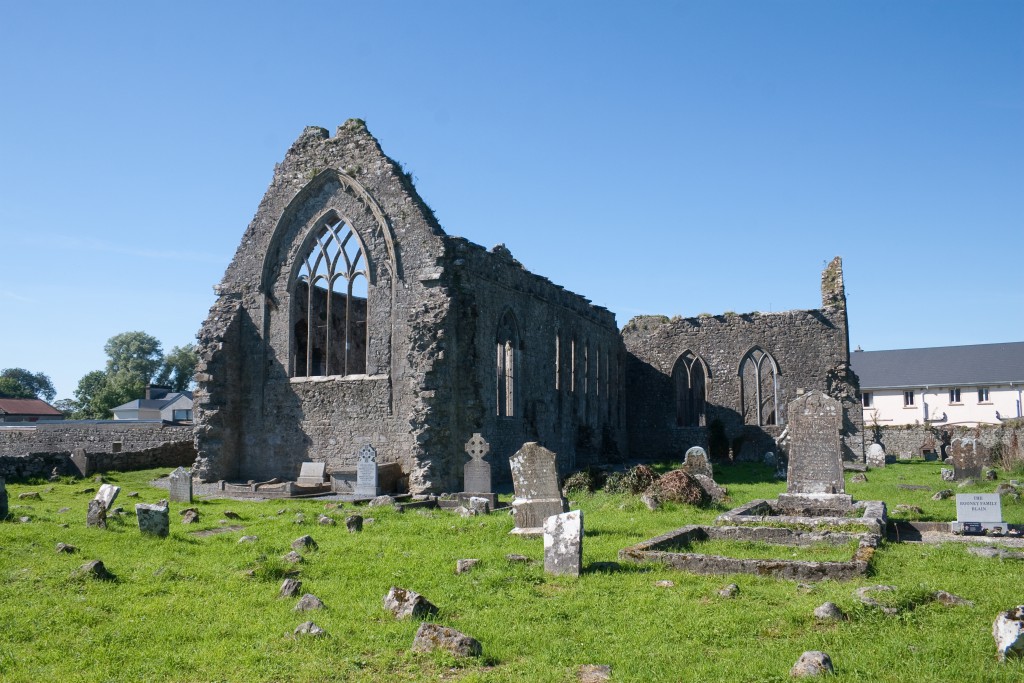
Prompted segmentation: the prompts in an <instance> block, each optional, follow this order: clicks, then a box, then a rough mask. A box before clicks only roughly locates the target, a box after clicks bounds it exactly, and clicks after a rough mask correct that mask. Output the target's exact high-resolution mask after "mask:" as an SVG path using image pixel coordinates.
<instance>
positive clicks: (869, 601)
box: [853, 584, 899, 615]
mask: <svg viewBox="0 0 1024 683" xmlns="http://www.w3.org/2000/svg"><path fill="white" fill-rule="evenodd" d="M895 590H896V586H886V585H882V584H879V585H877V586H863V587H861V588H858V589H857V590H855V591H854V592H853V595H854V597H855V598H857V599H858V600H860V601H861V602H862V603H864V604H865V605H867V606H868V607H877V608H878V609H880V610H882V612H884V613H885V614H890V615H892V614H896V613H898V612H899V610H898V609H896V608H895V607H887V606H885V605H883V604H882V603H880V602H878V600H875V599H874V598H873V597H871V596H870V595H869V593H877V592H892V591H895Z"/></svg>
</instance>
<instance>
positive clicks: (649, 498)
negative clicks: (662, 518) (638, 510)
mask: <svg viewBox="0 0 1024 683" xmlns="http://www.w3.org/2000/svg"><path fill="white" fill-rule="evenodd" d="M640 500H641V502H643V504H644V505H646V506H647V509H648V510H650V511H652V512H653V511H655V510H660V509H661V499H660V498H658V496H656V495H654V494H653V493H644V494H643V495H641V496H640Z"/></svg>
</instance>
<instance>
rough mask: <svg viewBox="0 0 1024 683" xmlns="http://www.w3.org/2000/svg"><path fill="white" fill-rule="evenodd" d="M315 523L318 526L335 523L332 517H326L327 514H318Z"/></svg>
mask: <svg viewBox="0 0 1024 683" xmlns="http://www.w3.org/2000/svg"><path fill="white" fill-rule="evenodd" d="M316 523H317V524H319V525H320V526H334V525H335V524H337V522H335V521H334V518H333V517H328V516H327V515H320V517H319V518H317V520H316Z"/></svg>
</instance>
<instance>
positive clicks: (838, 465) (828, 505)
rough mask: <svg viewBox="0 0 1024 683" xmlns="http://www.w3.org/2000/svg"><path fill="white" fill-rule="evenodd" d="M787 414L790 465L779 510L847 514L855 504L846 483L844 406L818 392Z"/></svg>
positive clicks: (802, 398) (800, 399)
mask: <svg viewBox="0 0 1024 683" xmlns="http://www.w3.org/2000/svg"><path fill="white" fill-rule="evenodd" d="M788 414H789V426H788V427H787V429H788V430H789V446H788V449H789V452H788V454H787V455H788V461H789V464H788V469H787V474H786V493H784V494H780V495H779V499H778V503H779V507H780V508H782V509H783V510H784V511H786V512H787V513H790V514H808V515H828V514H835V513H839V514H842V513H844V512H846V511H847V510H849V509H850V507H851V505H852V504H853V500H852V499H851V498H850V496H848V495H846V493H845V491H846V488H845V486H846V484H845V481H844V479H843V451H842V442H841V440H840V437H839V429H840V426H841V425H842V419H843V408H842V404H840V403H839V401H837V400H836V399H834V398H832V397H830V396H826V395H825V394H824V393H822V392H820V391H817V390H815V391H812V392H809V393H807V394H804V395H803V396H799V397H798V398H796V399H794V400H793V401H792V402H791V403H790V404H789V409H788Z"/></svg>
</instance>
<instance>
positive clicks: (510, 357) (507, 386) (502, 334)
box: [495, 311, 519, 417]
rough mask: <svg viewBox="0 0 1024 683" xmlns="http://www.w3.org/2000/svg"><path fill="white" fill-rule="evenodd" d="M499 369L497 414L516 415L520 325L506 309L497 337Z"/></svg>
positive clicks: (504, 415) (497, 373)
mask: <svg viewBox="0 0 1024 683" xmlns="http://www.w3.org/2000/svg"><path fill="white" fill-rule="evenodd" d="M496 341H497V343H496V345H495V346H496V351H497V368H496V369H497V371H496V377H495V385H496V389H497V397H496V398H497V414H498V416H499V417H515V416H516V415H517V414H518V413H517V411H516V395H517V392H518V388H517V386H516V372H517V370H518V368H517V367H516V366H517V365H518V358H519V325H518V323H517V322H516V318H515V316H514V315H512V311H505V314H504V315H502V316H501V320H500V321H499V322H498V334H497V339H496Z"/></svg>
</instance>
